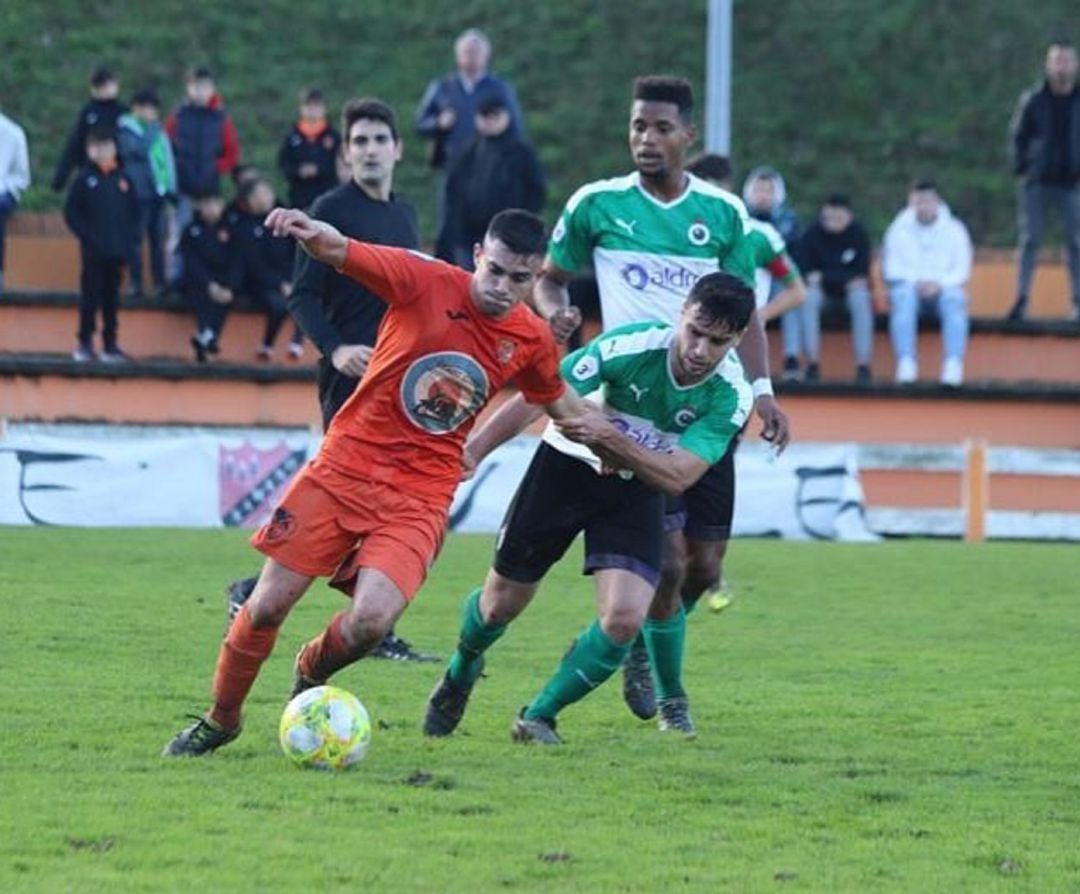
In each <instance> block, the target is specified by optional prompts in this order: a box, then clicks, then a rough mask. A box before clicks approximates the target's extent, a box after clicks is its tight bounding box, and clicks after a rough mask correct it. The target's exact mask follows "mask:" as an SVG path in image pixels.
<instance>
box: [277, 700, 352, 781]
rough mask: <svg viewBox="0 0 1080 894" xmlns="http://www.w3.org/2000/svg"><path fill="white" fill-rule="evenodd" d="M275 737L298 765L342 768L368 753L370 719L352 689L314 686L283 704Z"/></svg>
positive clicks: (349, 765)
mask: <svg viewBox="0 0 1080 894" xmlns="http://www.w3.org/2000/svg"><path fill="white" fill-rule="evenodd" d="M278 738H279V739H280V741H281V750H282V751H284V752H285V754H286V756H287V757H288V758H289V759H290V760H291V761H292V762H293V763H295V764H297V765H299V766H301V767H314V768H315V769H317V770H345V769H348V768H349V767H351V766H352V765H353V764H355V763H357V762H359V761H360V760H361V758H363V756H364V755H365V754H366V753H367V750H368V745H369V744H371V718H370V717H368V712H367V709H366V708H365V707H364V706H363V705H362V704H360V699H358V698H357V697H356V696H355V695H353V694H352V693H351V692H346V691H345V690H344V689H338V688H337V687H336V686H316V687H314V688H313V689H306V690H304V691H303V692H301V693H300V694H299V695H298V696H296V698H294V699H293V700H292V701H291V702H289V704H288V705H286V707H285V713H284V714H282V715H281V724H280V725H279V726H278Z"/></svg>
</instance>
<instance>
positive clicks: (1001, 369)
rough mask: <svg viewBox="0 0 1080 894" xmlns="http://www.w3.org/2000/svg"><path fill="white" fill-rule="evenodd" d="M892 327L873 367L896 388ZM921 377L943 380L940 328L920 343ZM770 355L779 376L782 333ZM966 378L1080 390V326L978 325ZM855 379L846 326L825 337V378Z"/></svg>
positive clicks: (877, 336) (878, 333) (879, 334)
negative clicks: (1054, 384) (1072, 385)
mask: <svg viewBox="0 0 1080 894" xmlns="http://www.w3.org/2000/svg"><path fill="white" fill-rule="evenodd" d="M887 328H888V322H887V321H886V320H882V321H880V323H879V324H878V325H877V326H876V327H875V332H874V346H873V353H872V358H873V359H872V363H871V367H872V370H873V375H874V378H875V379H877V380H879V381H886V382H891V381H892V380H893V376H894V374H895V366H896V359H895V357H894V356H893V351H892V345H891V344H890V342H889V335H888V331H887ZM917 345H918V347H917V350H918V358H919V375H920V378H921V379H925V380H927V381H934V380H936V379H937V378H938V377H939V376H940V374H941V362H942V341H941V333H940V332H939V331H938V330H937V328H936V327H930V326H926V327H922V328H921V329H920V332H919V335H918V341H917ZM769 353H770V357H771V363H772V369H773V371H774V375H775V376H777V377H779V375H780V373H781V370H782V369H783V352H782V342H781V337H780V332H779V330H775V329H772V328H770V330H769ZM964 371H965V376H966V378H968V379H970V380H973V381H979V380H988V381H998V382H1012V381H1039V382H1063V383H1078V384H1080V325H1077V324H1076V323H1064V322H1050V321H1027V322H1023V323H1007V322H1004V321H1001V320H972V321H971V333H970V337H969V339H968V350H967V356H966V358H965V362H964ZM854 373H855V359H854V354H853V353H852V348H851V334H850V331H849V330H848V329H847V327H846V325H845V326H844V327H843V328H842V329H840V328H838V327H831V328H830V330H827V331H823V332H822V334H821V374H822V377H823V378H825V379H836V380H844V379H850V378H851V377H852V376H853V375H854Z"/></svg>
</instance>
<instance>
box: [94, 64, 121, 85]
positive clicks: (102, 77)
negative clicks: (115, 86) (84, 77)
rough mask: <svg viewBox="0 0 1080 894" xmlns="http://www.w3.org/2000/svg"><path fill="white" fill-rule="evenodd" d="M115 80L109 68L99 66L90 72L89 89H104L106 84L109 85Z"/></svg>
mask: <svg viewBox="0 0 1080 894" xmlns="http://www.w3.org/2000/svg"><path fill="white" fill-rule="evenodd" d="M115 80H116V75H114V74H113V72H112V69H111V68H109V67H108V66H105V65H99V66H98V67H97V68H95V69H94V70H93V71H92V72H90V86H91V87H104V86H105V85H106V84H111V83H112V82H113V81H115Z"/></svg>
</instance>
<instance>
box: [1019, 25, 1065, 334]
mask: <svg viewBox="0 0 1080 894" xmlns="http://www.w3.org/2000/svg"><path fill="white" fill-rule="evenodd" d="M1045 71H1046V78H1045V80H1044V81H1043V82H1042V83H1041V84H1037V85H1036V86H1035V87H1033V88H1031V89H1030V90H1028V91H1027V92H1025V93H1024V94H1023V96H1021V97H1020V102H1019V103H1018V104H1017V107H1016V113H1015V114H1014V115H1013V120H1012V127H1011V131H1010V136H1011V142H1012V158H1013V171H1014V173H1016V174H1017V175H1019V176H1020V177H1021V181H1020V189H1019V229H1020V262H1019V265H1018V269H1017V277H1016V303H1015V304H1014V305H1013V308H1012V310H1011V311H1009V319H1010V320H1020V319H1023V317H1024V313H1025V311H1026V310H1027V302H1028V296H1029V294H1030V289H1031V280H1032V277H1033V276H1034V275H1035V264H1036V262H1037V260H1038V252H1039V243H1040V242H1041V241H1042V234H1043V222H1044V219H1045V216H1046V206H1047V205H1051V204H1052V205H1057V206H1058V208H1060V209H1061V219H1062V228H1063V229H1064V231H1065V245H1066V249H1067V253H1068V258H1069V278H1070V280H1071V281H1072V290H1073V310H1072V317H1073V319H1080V89H1078V88H1077V83H1076V74H1077V57H1076V48H1075V47H1074V46H1073V45H1072V43H1070V42H1069V41H1067V40H1057V41H1054V42H1053V43H1052V44H1050V46H1049V47H1048V48H1047V51H1046V66H1045Z"/></svg>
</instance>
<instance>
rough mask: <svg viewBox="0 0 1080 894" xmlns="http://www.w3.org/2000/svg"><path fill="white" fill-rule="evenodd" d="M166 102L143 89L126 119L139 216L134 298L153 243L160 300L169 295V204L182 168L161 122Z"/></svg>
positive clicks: (132, 266)
mask: <svg viewBox="0 0 1080 894" xmlns="http://www.w3.org/2000/svg"><path fill="white" fill-rule="evenodd" d="M160 109H161V103H160V102H159V101H158V97H157V94H156V93H155V92H154V91H153V90H140V91H139V92H138V93H136V94H135V96H134V97H133V98H132V100H131V112H130V113H128V114H126V115H121V116H120V122H119V131H118V139H119V147H120V160H121V162H122V163H123V165H124V173H126V174H127V176H128V178H129V179H130V180H131V184H132V186H133V187H134V188H135V198H136V199H137V207H138V211H139V215H138V219H137V220H136V222H135V232H134V239H133V240H132V243H131V257H130V261H129V263H128V273H129V274H130V279H131V293H132V295H133V296H135V297H141V296H142V282H143V280H142V245H143V240H144V239H148V241H149V243H150V274H151V276H152V278H153V281H154V296H155V297H158V298H160V297H161V296H162V295H163V294H164V292H165V204H166V201H167V200H168V199H170V198H172V197H174V196H175V195H176V164H175V162H174V160H173V154H172V146H171V145H170V143H169V138H168V137H167V136H166V135H165V131H164V130H163V129H162V127H161V123H160V122H159V120H158V118H159V113H160Z"/></svg>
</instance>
